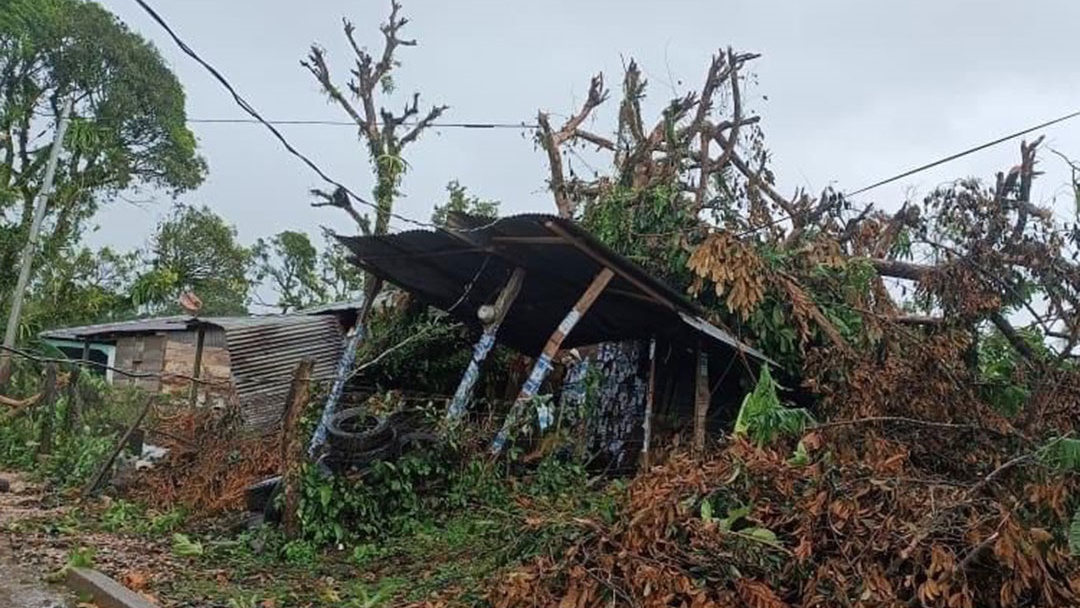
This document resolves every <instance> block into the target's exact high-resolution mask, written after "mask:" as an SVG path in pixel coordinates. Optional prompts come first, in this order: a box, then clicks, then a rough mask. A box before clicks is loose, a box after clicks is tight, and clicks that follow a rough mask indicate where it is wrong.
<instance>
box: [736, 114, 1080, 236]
mask: <svg viewBox="0 0 1080 608" xmlns="http://www.w3.org/2000/svg"><path fill="white" fill-rule="evenodd" d="M1077 116H1080V110H1077V111H1076V112H1071V113H1069V114H1066V115H1064V116H1059V117H1057V118H1054V119H1052V120H1048V121H1046V122H1043V123H1039V124H1037V125H1035V126H1033V127H1028V128H1026V129H1023V130H1021V131H1017V132H1015V133H1011V134H1009V135H1006V136H1004V137H999V138H997V139H995V140H993V141H989V142H986V143H984V144H980V145H978V146H975V147H972V148H968V149H966V150H964V151H962V152H957V153H956V154H950V155H949V156H946V157H944V158H941V159H938V160H935V161H933V162H930V163H927V164H925V165H921V166H919V167H915V168H914V169H910V170H908V171H905V172H903V173H901V174H899V175H894V176H893V177H890V178H888V179H883V180H881V181H879V182H875V183H873V184H870V185H869V186H865V187H863V188H859V189H858V190H856V191H854V192H851V193H846V194H844V196H846V197H849V196H855V195H857V194H862V193H864V192H867V191H869V190H873V189H874V188H878V187H881V186H884V185H886V184H891V183H893V182H895V181H898V180H901V179H904V178H905V177H910V176H912V175H915V174H916V173H921V172H923V171H926V170H927V169H932V168H934V167H937V166H939V165H943V164H945V163H949V162H952V161H954V160H956V159H958V158H962V157H964V156H967V155H969V154H974V153H975V152H980V151H982V150H985V149H987V148H991V147H993V146H996V145H998V144H1002V143H1005V142H1007V141H1009V140H1010V139H1016V138H1017V137H1020V136H1022V135H1027V134H1028V133H1031V132H1033V131H1038V130H1039V129H1044V128H1046V127H1049V126H1052V125H1055V124H1058V123H1060V122H1065V121H1066V120H1070V119H1073V118H1076V117H1077ZM872 204H873V203H870V204H868V205H866V206H865V207H863V208H862V209H860V210H859V212H860V213H862V212H864V211H866V209H867V208H868V207H869V206H870V205H872ZM790 219H791V216H790V215H784V216H781V217H779V218H776V219H774V220H771V221H769V222H767V223H765V224H763V225H761V226H756V227H754V228H750V229H749V230H744V231H743V232H740V233H739V234H738V236H740V237H741V236H747V235H750V234H754V233H755V232H760V231H762V230H765V229H766V228H771V227H772V226H775V225H777V224H780V223H783V222H786V221H788V220H790Z"/></svg>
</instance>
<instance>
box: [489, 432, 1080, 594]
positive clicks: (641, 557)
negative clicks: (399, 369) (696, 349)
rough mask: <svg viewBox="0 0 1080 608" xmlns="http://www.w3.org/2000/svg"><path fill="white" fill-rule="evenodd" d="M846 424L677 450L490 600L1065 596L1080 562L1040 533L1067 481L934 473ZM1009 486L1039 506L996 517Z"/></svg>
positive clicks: (893, 443)
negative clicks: (715, 448) (563, 546)
mask: <svg viewBox="0 0 1080 608" xmlns="http://www.w3.org/2000/svg"><path fill="white" fill-rule="evenodd" d="M845 432H846V433H847V434H846V435H845V436H844V437H843V439H842V440H838V439H836V438H835V437H834V435H835V430H830V431H829V432H815V433H811V434H809V435H807V437H806V441H804V445H806V446H809V447H807V449H808V451H809V452H810V455H811V460H812V462H811V464H809V465H805V466H796V465H794V464H792V463H791V462H789V461H788V458H787V456H788V454H787V453H786V452H784V451H782V450H779V449H775V450H770V449H759V448H757V447H755V446H752V445H749V444H747V443H745V442H742V441H732V442H731V443H729V444H728V445H727V446H725V447H724V448H723V449H722V450H721V451H720V452H717V453H715V454H713V455H712V456H711V457H709V458H706V459H705V460H701V461H695V460H693V459H690V458H682V457H675V458H673V459H672V460H671V461H670V462H669V463H668V464H666V465H664V466H662V467H657V468H655V469H653V470H652V471H650V472H649V473H647V474H644V475H641V476H639V477H638V478H637V479H635V480H634V481H633V482H632V483H631V484H630V486H629V487H628V488H627V493H626V496H625V500H624V502H623V503H622V507H621V515H620V516H619V517H618V518H617V521H616V523H615V524H613V525H611V526H599V525H594V528H593V529H591V530H590V533H588V534H586V535H585V539H584V540H582V541H581V542H579V543H577V544H575V545H573V546H572V547H570V548H569V549H568V550H567V551H566V552H565V554H563V555H562V556H561V557H560V558H559V559H556V560H552V559H550V558H548V557H543V558H539V559H537V560H535V561H534V562H532V563H530V564H527V565H525V566H524V567H522V568H520V569H518V570H516V571H514V572H513V573H511V574H509V575H508V576H507V577H506V578H505V579H503V580H502V581H501V582H500V584H499V585H498V586H497V587H496V588H495V589H494V590H493V591H492V593H491V596H490V599H491V600H492V601H493V603H494V604H495V606H497V607H498V608H510V607H511V606H559V607H561V608H601V607H606V606H612V605H615V606H640V607H642V608H666V607H668V606H686V607H695V608H712V607H717V608H719V607H727V606H750V607H762V608H778V607H782V606H792V607H815V608H816V607H825V606H838V605H849V606H858V607H864V608H870V607H876V606H894V607H897V608H899V607H900V606H907V605H911V604H912V603H914V605H923V606H933V607H939V608H972V607H974V606H985V605H993V606H1001V607H1015V606H1022V605H1031V602H1032V601H1035V602H1036V603H1037V604H1039V605H1059V606H1066V605H1074V604H1072V603H1070V602H1073V601H1075V596H1074V591H1073V590H1072V585H1074V584H1075V583H1074V582H1073V581H1078V582H1080V565H1078V564H1075V563H1073V561H1070V560H1068V559H1066V557H1065V549H1064V547H1063V542H1062V541H1061V540H1060V538H1059V537H1058V536H1056V535H1055V534H1053V533H1052V532H1049V531H1053V530H1061V529H1063V527H1064V526H1066V525H1067V517H1059V516H1057V515H1053V513H1054V506H1055V503H1056V502H1059V501H1061V500H1062V498H1061V497H1062V496H1065V495H1067V494H1068V492H1067V490H1066V489H1065V488H1064V486H1063V482H1062V480H1060V479H1058V480H1057V481H1052V480H1050V479H1047V480H1043V482H1040V483H1038V484H1033V483H1022V481H1021V479H1019V478H1018V477H1019V476H1017V477H1015V478H1014V477H1012V476H1010V475H1002V476H1000V477H995V479H994V481H993V483H992V484H991V485H992V486H993V487H994V488H995V489H994V490H993V491H992V492H990V491H987V490H989V486H982V487H980V486H978V483H979V481H980V480H981V479H982V478H983V476H984V473H983V472H981V471H968V472H967V473H966V474H964V475H961V476H953V477H947V476H943V475H941V474H935V473H932V472H930V471H927V470H925V469H921V468H920V465H919V464H918V463H917V462H912V461H911V459H910V457H911V446H910V444H909V443H907V442H903V441H897V440H896V439H892V438H884V437H877V436H876V433H875V432H873V429H859V430H857V431H856V430H852V429H850V428H848V429H846V430H845ZM920 433H923V434H925V433H926V431H925V430H922V431H920ZM858 435H863V438H862V439H861V440H853V437H857V436H858ZM973 488H976V489H978V492H976V493H973V492H972V489H973ZM1010 496H1017V497H1024V498H1025V500H1027V501H1034V502H1037V503H1038V506H1034V505H1032V506H1031V507H1029V509H1027V510H1025V513H1027V514H1028V515H1027V516H1026V517H1027V519H1024V520H1023V521H1022V520H1021V519H1020V518H1019V517H1018V516H1008V517H1005V518H1004V519H1003V516H1002V514H1003V513H1009V508H1008V507H1007V505H1009V504H1012V498H1009V497H1010ZM703 501H709V502H710V505H711V508H710V511H709V513H708V514H706V513H705V511H704V510H703V509H702V504H703ZM999 501H1004V502H999ZM742 508H748V509H746V510H741V509H742ZM736 512H738V513H740V515H739V516H738V518H737V520H734V521H731V520H727V518H728V516H729V514H730V513H736ZM1033 513H1041V515H1040V516H1039V518H1038V521H1037V524H1038V525H1036V519H1031V517H1032V515H1031V514H1033ZM721 520H724V521H723V523H721ZM756 530H767V532H754V533H750V532H751V531H756ZM773 539H774V540H773ZM969 556H970V558H969Z"/></svg>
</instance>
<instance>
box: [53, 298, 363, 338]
mask: <svg viewBox="0 0 1080 608" xmlns="http://www.w3.org/2000/svg"><path fill="white" fill-rule="evenodd" d="M362 305H363V300H357V301H348V302H333V303H330V304H324V305H321V306H314V307H311V308H307V309H304V310H299V311H296V312H293V313H289V314H285V315H273V314H272V315H249V316H236V317H195V316H191V315H173V316H167V317H153V318H149V319H133V320H131V321H118V322H115V323H100V324H97V325H84V326H81V327H65V328H60V329H50V330H47V331H43V332H41V333H40V334H38V335H39V336H40V337H42V338H48V339H53V340H85V339H99V340H108V339H111V338H113V337H115V336H122V335H131V334H143V333H146V334H154V333H160V332H171V331H186V330H188V329H191V328H193V327H197V326H198V325H199V324H200V323H203V324H207V325H216V326H218V327H222V328H226V327H240V326H244V327H255V326H262V325H275V324H280V323H290V322H292V321H291V320H292V319H297V318H303V317H304V316H307V315H317V314H323V313H327V312H340V311H347V310H352V309H359V308H361V307H362Z"/></svg>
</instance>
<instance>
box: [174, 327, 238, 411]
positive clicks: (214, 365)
mask: <svg viewBox="0 0 1080 608" xmlns="http://www.w3.org/2000/svg"><path fill="white" fill-rule="evenodd" d="M197 343H198V332H197V331H195V330H191V331H177V332H170V333H169V334H168V335H167V339H166V342H165V365H164V367H163V369H162V371H163V372H164V373H165V374H178V375H182V376H193V375H195V374H194V372H195V351H196V345H197ZM201 368H202V369H201V371H200V373H199V378H200V380H203V381H204V383H203V384H200V386H199V389H198V395H197V396H196V404H197V405H199V406H222V405H224V404H225V402H226V401H227V399H228V398H229V395H230V394H231V393H232V392H233V387H232V384H231V382H232V379H231V376H232V372H231V367H230V360H229V349H228V348H227V347H226V345H225V331H224V330H222V329H219V328H207V329H206V330H205V334H204V337H203V353H202V365H201ZM190 391H191V381H189V380H188V379H186V378H181V377H177V376H173V377H165V378H162V381H161V392H163V393H166V394H182V395H188V394H190Z"/></svg>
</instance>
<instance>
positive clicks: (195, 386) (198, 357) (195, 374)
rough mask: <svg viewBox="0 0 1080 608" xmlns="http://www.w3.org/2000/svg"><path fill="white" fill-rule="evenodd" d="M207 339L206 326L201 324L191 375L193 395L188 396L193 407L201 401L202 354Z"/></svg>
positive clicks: (196, 339) (189, 403)
mask: <svg viewBox="0 0 1080 608" xmlns="http://www.w3.org/2000/svg"><path fill="white" fill-rule="evenodd" d="M205 341H206V327H205V326H203V325H199V330H198V334H197V336H196V338H195V365H194V368H195V369H193V370H192V372H191V377H192V378H194V380H192V381H191V395H190V396H189V397H188V405H190V406H191V407H192V408H194V407H195V405H196V404H197V403H198V401H199V378H200V377H201V376H202V355H203V344H204V343H205Z"/></svg>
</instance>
